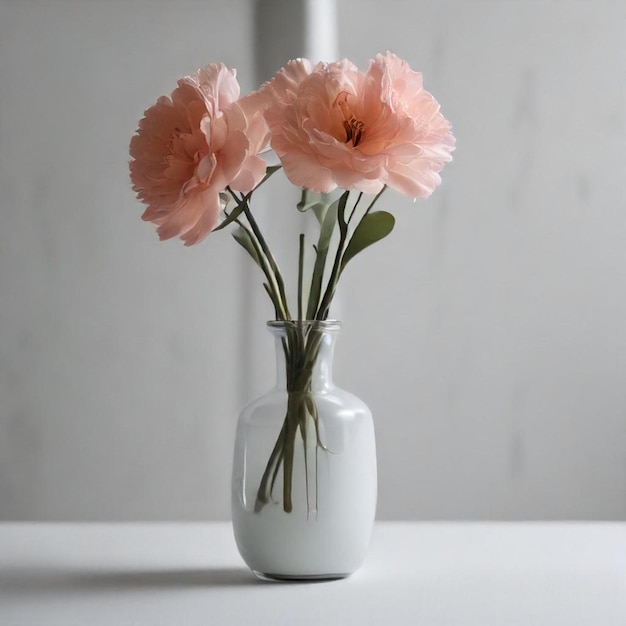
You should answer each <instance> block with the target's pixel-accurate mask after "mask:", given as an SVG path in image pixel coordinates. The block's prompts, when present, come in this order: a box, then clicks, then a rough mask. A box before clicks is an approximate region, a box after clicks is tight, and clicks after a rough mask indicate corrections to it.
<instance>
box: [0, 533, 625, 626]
mask: <svg viewBox="0 0 626 626" xmlns="http://www.w3.org/2000/svg"><path fill="white" fill-rule="evenodd" d="M0 624H1V625H2V626H26V625H28V626H30V625H37V626H39V625H42V626H43V625H45V626H56V625H60V626H70V625H74V624H76V625H80V626H97V625H100V624H107V625H115V626H125V625H131V624H132V625H143V624H149V625H151V626H158V625H161V624H163V625H165V624H167V625H176V626H178V625H181V626H186V625H195V624H202V625H203V626H209V625H216V626H231V625H233V626H237V625H240V624H242V625H243V624H246V625H247V624H250V625H252V624H254V625H257V626H260V625H266V624H267V625H272V626H282V625H289V626H307V625H309V624H316V625H318V624H319V625H324V626H333V625H335V624H337V625H341V626H344V625H345V626H350V625H352V624H354V625H358V626H365V625H368V624H376V625H379V624H382V625H385V626H399V625H405V624H406V625H411V626H418V625H425V626H438V625H444V624H445V625H446V626H448V625H449V626H452V625H454V626H457V625H465V624H468V625H469V624H471V625H476V626H491V625H494V626H496V625H497V626H509V625H520V626H521V625H523V626H534V625H537V626H555V625H561V624H562V625H563V626H577V625H585V626H625V625H626V524H621V523H619V524H618V523H613V524H604V523H603V524H599V523H581V524H576V523H567V524H565V523H548V524H544V523H513V524H511V523H489V524H485V523H405V522H393V523H378V524H377V525H376V528H375V531H374V537H373V540H372V546H371V550H370V553H369V557H368V559H367V561H366V563H365V565H364V566H363V568H362V569H361V570H360V571H359V572H357V573H356V574H354V575H353V576H351V577H350V578H348V579H345V580H340V581H333V582H318V583H267V582H262V581H258V580H256V579H255V578H254V577H253V575H252V574H251V573H250V572H249V571H248V570H247V569H246V568H245V567H244V565H243V562H242V561H241V559H240V558H239V555H238V553H237V550H236V547H235V542H234V539H233V536H232V531H231V528H230V524H227V523H211V524H6V523H5V524H0Z"/></svg>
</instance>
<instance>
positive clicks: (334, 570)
mask: <svg viewBox="0 0 626 626" xmlns="http://www.w3.org/2000/svg"><path fill="white" fill-rule="evenodd" d="M340 326H341V325H340V323H339V322H334V321H324V322H320V321H314V322H269V323H268V327H269V329H270V331H271V332H272V333H273V334H274V335H275V337H276V355H277V384H276V386H275V387H274V389H272V390H271V391H270V392H268V393H267V394H264V395H263V396H261V397H260V398H257V399H256V400H254V401H253V402H251V403H250V404H249V405H248V406H247V407H246V408H245V409H244V410H243V412H242V413H241V415H240V418H239V422H238V426H237V436H236V442H235V453H234V463H233V477H232V519H233V528H234V532H235V539H236V541H237V546H238V548H239V552H240V553H241V556H242V557H243V559H244V561H245V562H246V564H247V565H248V567H250V569H251V570H252V571H253V572H254V573H255V574H256V575H257V576H259V577H261V578H269V579H276V580H283V579H286V580H289V579H320V578H321V579H330V578H343V577H345V576H348V575H349V574H351V573H353V572H354V571H355V570H357V569H358V568H359V567H360V566H361V564H362V563H363V561H364V558H365V555H366V552H367V549H368V546H369V542H370V536H371V532H372V527H373V523H374V516H375V510H376V492H377V482H376V447H375V439H374V425H373V421H372V415H371V413H370V411H369V409H368V408H367V406H366V405H365V404H364V403H363V402H362V401H361V400H359V399H358V398H357V397H356V396H354V395H352V394H350V393H348V392H346V391H343V390H341V389H339V388H338V387H336V386H335V385H334V384H333V382H332V359H333V350H334V343H335V338H336V334H337V332H338V331H339V329H340Z"/></svg>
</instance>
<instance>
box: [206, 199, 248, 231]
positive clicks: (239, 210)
mask: <svg viewBox="0 0 626 626" xmlns="http://www.w3.org/2000/svg"><path fill="white" fill-rule="evenodd" d="M244 206H245V205H244V204H243V203H241V204H238V205H237V206H236V207H235V208H234V209H233V210H232V211H231V212H230V213H227V214H226V215H227V217H226V219H225V220H224V221H223V222H222V223H221V224H220V225H219V226H216V227H215V228H214V229H213V232H214V233H216V232H217V231H218V230H222V228H226V226H228V225H229V224H232V223H233V222H234V221H235V220H236V219H237V218H238V217H239V216H240V215H241V214H242V213H243V209H244Z"/></svg>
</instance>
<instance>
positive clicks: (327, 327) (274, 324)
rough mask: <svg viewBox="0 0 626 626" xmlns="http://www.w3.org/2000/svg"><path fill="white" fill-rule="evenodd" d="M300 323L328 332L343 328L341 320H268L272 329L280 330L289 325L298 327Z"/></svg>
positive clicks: (268, 325)
mask: <svg viewBox="0 0 626 626" xmlns="http://www.w3.org/2000/svg"><path fill="white" fill-rule="evenodd" d="M300 324H302V326H305V327H307V328H317V329H319V330H323V331H327V332H328V331H333V330H340V329H341V321H340V320H302V321H299V320H269V321H268V322H267V327H268V328H269V329H270V330H272V329H275V330H280V329H283V328H287V327H289V326H291V327H293V328H297V327H298V326H299V325H300Z"/></svg>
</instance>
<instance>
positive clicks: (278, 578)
mask: <svg viewBox="0 0 626 626" xmlns="http://www.w3.org/2000/svg"><path fill="white" fill-rule="evenodd" d="M252 573H253V574H254V575H255V576H256V577H257V578H260V579H261V580H266V581H269V582H279V583H297V582H301V583H306V582H310V583H315V582H324V581H330V580H340V579H341V578H347V577H348V576H350V574H349V573H345V574H301V575H299V574H294V575H292V574H287V575H285V574H269V573H266V572H257V571H256V570H252Z"/></svg>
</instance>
